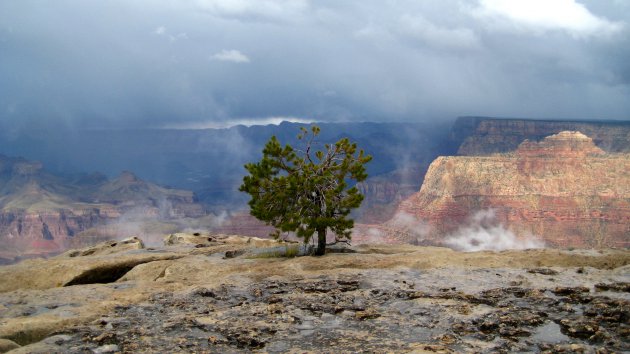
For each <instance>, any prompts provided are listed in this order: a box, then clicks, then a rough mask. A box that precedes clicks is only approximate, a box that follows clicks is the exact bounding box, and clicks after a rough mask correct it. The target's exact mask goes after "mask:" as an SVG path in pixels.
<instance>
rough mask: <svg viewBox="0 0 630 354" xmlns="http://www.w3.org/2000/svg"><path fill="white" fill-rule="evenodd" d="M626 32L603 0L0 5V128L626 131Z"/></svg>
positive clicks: (629, 106) (628, 19) (27, 0)
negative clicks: (602, 126) (448, 126)
mask: <svg viewBox="0 0 630 354" xmlns="http://www.w3.org/2000/svg"><path fill="white" fill-rule="evenodd" d="M523 4H527V5H526V7H523ZM629 26H630V9H629V5H628V3H627V2H623V1H614V0H610V1H594V0H591V1H574V0H554V1H548V0H546V1H542V0H532V1H527V2H523V1H514V0H479V1H473V0H470V1H455V0H446V1H444V0H433V1H422V2H418V1H411V0H409V1H307V0H259V1H245V0H197V1H192V0H191V1H166V0H165V1H146V0H145V1H140V0H137V1H129V0H125V1H122V0H119V1H78V0H74V1H68V0H59V1H54V2H44V1H34V0H7V1H3V2H1V3H0V92H2V93H1V95H0V122H2V123H5V126H20V125H29V124H31V123H37V124H49V125H53V126H57V125H65V126H71V127H74V126H77V127H120V128H124V127H138V126H143V127H146V126H150V127H160V126H179V125H181V126H186V125H188V126H191V125H194V124H198V123H204V124H205V123H211V122H229V121H242V120H252V119H254V120H255V119H257V118H260V119H266V118H269V117H293V118H302V119H314V120H331V121H335V120H417V119H431V118H447V117H448V118H450V117H454V116H457V115H471V114H478V115H498V116H534V117H575V118H579V117H581V118H610V119H628V118H630V117H629V113H630V100H628V97H630V77H629V75H630V69H629V64H628V63H629V62H630V53H629V49H628V48H630V40H629V39H628V38H630V27H629Z"/></svg>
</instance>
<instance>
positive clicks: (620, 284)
mask: <svg viewBox="0 0 630 354" xmlns="http://www.w3.org/2000/svg"><path fill="white" fill-rule="evenodd" d="M239 247H240V248H239ZM247 247H250V246H247ZM247 247H246V246H243V247H241V246H238V247H234V246H228V245H208V246H207V247H201V248H200V247H190V248H185V247H179V248H174V249H167V250H162V251H160V252H166V253H168V254H169V257H170V258H169V259H156V260H154V261H151V262H145V263H141V264H138V265H137V266H135V267H133V268H132V269H131V270H129V271H128V272H127V273H126V274H124V275H123V276H122V277H120V278H119V279H118V280H116V281H115V282H112V283H98V284H97V283H93V284H77V285H73V286H66V287H55V286H52V287H49V288H45V289H41V288H39V289H29V288H28V287H25V288H19V289H15V290H11V291H5V292H3V293H0V338H2V339H3V340H4V341H2V342H0V344H3V345H4V346H3V347H2V348H13V349H12V350H13V351H12V353H49V352H64V353H115V352H123V353H138V352H140V353H142V352H144V353H152V352H174V353H177V352H181V353H190V352H196V353H204V352H207V353H237V352H239V353H240V352H322V351H323V352H347V353H356V352H505V353H508V352H550V353H552V352H584V353H602V352H624V351H630V326H629V325H628V323H630V293H629V292H628V284H630V266H629V265H628V264H630V252H628V251H621V250H604V251H581V250H577V251H557V250H536V251H518V252H517V251H510V252H499V253H493V252H480V253H460V252H454V251H451V250H448V249H442V248H427V247H414V246H364V247H356V249H355V250H356V251H357V253H343V254H330V255H326V256H324V257H297V258H291V259H287V258H248V257H247V254H251V252H249V250H248V249H247ZM234 250H243V251H244V252H239V253H242V254H243V255H240V256H237V257H233V258H225V252H227V251H234ZM133 252H137V251H133ZM108 257H111V260H110V261H111V262H114V263H115V261H114V260H115V259H116V258H117V256H116V255H108ZM120 257H121V258H120V259H124V260H125V261H128V259H129V258H128V257H129V253H124V252H123V254H121V255H120ZM56 261H59V260H56ZM66 261H68V262H71V260H66ZM532 270H533V271H532ZM5 271H6V269H5ZM37 271H38V270H37V269H36V268H33V272H37ZM5 273H6V272H5ZM0 274H1V273H0ZM0 280H2V279H0ZM16 346H19V347H16Z"/></svg>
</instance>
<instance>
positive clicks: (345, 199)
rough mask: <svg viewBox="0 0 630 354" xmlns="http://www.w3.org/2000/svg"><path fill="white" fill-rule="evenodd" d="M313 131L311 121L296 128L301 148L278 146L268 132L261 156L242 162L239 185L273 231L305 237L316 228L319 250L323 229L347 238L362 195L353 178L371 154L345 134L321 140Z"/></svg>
mask: <svg viewBox="0 0 630 354" xmlns="http://www.w3.org/2000/svg"><path fill="white" fill-rule="evenodd" d="M319 132H320V128H319V127H318V126H315V125H313V126H311V128H310V130H309V129H306V128H301V133H300V134H299V135H298V139H299V140H300V142H301V143H303V147H302V149H294V148H293V147H292V146H290V145H288V144H287V145H284V146H282V145H281V144H280V142H279V141H278V139H277V138H276V137H275V136H272V137H271V139H270V140H269V141H268V142H267V144H266V145H265V147H264V149H263V151H262V152H263V157H262V159H261V160H260V161H259V162H255V163H248V164H246V165H245V169H247V171H248V172H249V175H247V176H245V177H244V178H243V184H242V185H241V186H240V188H239V190H240V191H243V192H246V193H248V194H249V195H250V196H251V200H250V201H249V206H250V213H251V214H252V215H253V216H254V217H256V218H257V219H259V220H262V221H264V222H265V223H267V224H268V225H272V226H274V227H275V228H276V231H275V233H274V234H273V236H274V237H276V238H277V237H279V236H280V233H281V232H295V234H296V235H297V236H298V237H300V238H303V239H304V242H305V243H308V242H310V241H311V239H312V237H313V235H314V234H315V233H317V250H316V252H315V254H316V255H323V254H324V253H325V250H326V234H327V231H328V230H331V231H332V232H333V233H334V234H335V237H336V238H337V241H341V240H349V239H350V234H351V230H352V227H353V226H354V221H353V220H352V219H351V218H349V215H350V212H351V211H352V209H354V208H357V207H359V206H360V205H361V202H362V201H363V195H361V194H360V193H359V191H358V189H357V188H356V187H355V186H354V183H353V181H354V182H361V181H363V180H365V179H366V178H367V173H366V170H365V164H366V163H367V162H369V161H370V160H371V159H372V157H371V156H369V155H366V154H365V153H364V151H363V150H358V151H357V144H356V143H352V142H350V140H349V139H348V138H342V139H340V140H339V141H337V142H336V143H334V144H321V143H320V142H318V141H317V140H316V139H317V136H318V135H319ZM318 148H320V149H318ZM350 183H352V186H351V185H350Z"/></svg>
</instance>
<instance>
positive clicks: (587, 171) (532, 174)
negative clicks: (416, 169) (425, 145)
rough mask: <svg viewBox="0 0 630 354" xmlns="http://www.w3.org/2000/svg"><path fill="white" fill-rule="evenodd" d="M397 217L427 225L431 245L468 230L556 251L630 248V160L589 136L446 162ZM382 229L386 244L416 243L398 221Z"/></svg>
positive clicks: (563, 136) (562, 136) (434, 168)
mask: <svg viewBox="0 0 630 354" xmlns="http://www.w3.org/2000/svg"><path fill="white" fill-rule="evenodd" d="M398 212H399V213H401V214H404V215H410V216H412V217H414V218H415V219H416V220H417V221H418V222H422V223H424V225H425V227H426V229H425V230H423V231H422V232H420V233H419V234H420V235H419V236H418V233H416V234H415V236H418V237H417V240H418V241H420V242H423V243H429V244H444V243H445V240H446V239H448V238H449V237H450V236H452V235H454V234H457V233H458V230H462V228H467V227H468V228H469V229H470V230H469V231H470V232H469V233H474V232H473V231H475V230H477V231H484V232H487V231H488V230H494V231H501V232H504V233H513V234H514V235H516V236H517V237H518V238H525V237H530V238H535V239H537V240H542V241H544V243H545V244H546V245H547V246H551V247H563V248H567V247H628V246H630V154H609V153H605V152H604V151H603V150H602V149H600V148H598V147H597V146H595V145H594V143H593V141H592V139H591V138H589V137H587V136H585V135H584V134H582V133H579V132H561V133H559V134H556V135H552V136H550V137H547V138H545V139H544V140H543V141H541V142H531V141H525V142H523V143H522V144H521V145H520V146H519V148H518V149H517V150H516V151H515V152H513V153H509V154H501V155H492V156H447V157H439V158H437V159H436V160H435V161H434V162H433V163H432V164H431V166H430V168H429V171H428V172H427V175H426V178H425V181H424V183H423V185H422V188H421V190H420V191H419V192H418V193H416V194H414V195H413V196H411V197H410V198H408V199H407V200H405V201H403V202H402V203H401V204H400V207H399V209H398ZM479 215H482V217H480V216H479ZM483 215H485V216H483ZM488 215H489V216H490V217H488ZM473 224H474V225H473ZM471 225H473V226H472V228H471ZM498 226H501V227H500V228H497V227H498ZM382 229H383V230H385V231H384V233H385V234H386V235H387V238H390V239H396V240H398V241H406V242H414V241H416V240H412V239H410V237H411V236H410V234H409V232H408V230H407V231H405V232H402V233H398V234H396V231H395V230H396V229H400V226H398V225H397V223H396V222H394V221H390V222H388V223H387V224H386V225H385V226H383V227H382ZM464 236H465V235H464Z"/></svg>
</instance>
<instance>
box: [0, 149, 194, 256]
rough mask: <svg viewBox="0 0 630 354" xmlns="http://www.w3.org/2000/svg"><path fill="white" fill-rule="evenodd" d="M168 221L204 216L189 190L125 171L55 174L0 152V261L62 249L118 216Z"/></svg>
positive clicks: (40, 254) (80, 243) (47, 253)
mask: <svg viewBox="0 0 630 354" xmlns="http://www.w3.org/2000/svg"><path fill="white" fill-rule="evenodd" d="M129 214H133V215H134V216H135V217H147V218H156V219H173V218H181V217H197V216H202V215H204V209H203V207H202V206H201V205H200V204H198V203H196V202H195V200H194V196H193V193H192V192H189V191H184V190H175V189H168V188H164V187H160V186H157V185H155V184H152V183H148V182H145V181H142V180H141V179H139V178H137V177H136V176H134V175H133V174H131V173H130V172H123V173H122V174H121V176H120V177H118V178H116V179H113V180H111V181H110V180H108V179H107V178H106V177H105V176H102V175H98V174H93V175H86V176H78V177H61V176H57V175H53V174H50V173H48V172H46V171H45V170H44V169H43V166H42V164H41V163H39V162H31V161H27V160H25V159H22V158H9V157H6V156H3V155H0V249H1V250H2V252H0V264H2V263H7V262H12V261H15V260H16V258H18V257H19V258H30V257H37V256H42V255H49V254H55V253H59V252H62V251H64V250H66V249H68V248H69V247H70V246H71V245H74V246H76V245H81V246H83V245H86V244H89V243H90V242H89V241H90V240H88V242H85V243H83V242H81V241H80V240H76V238H77V237H79V238H81V236H80V233H81V232H83V231H85V230H88V229H91V228H93V227H96V226H99V225H103V224H106V223H109V222H116V221H118V220H119V219H120V218H121V216H124V215H129Z"/></svg>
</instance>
